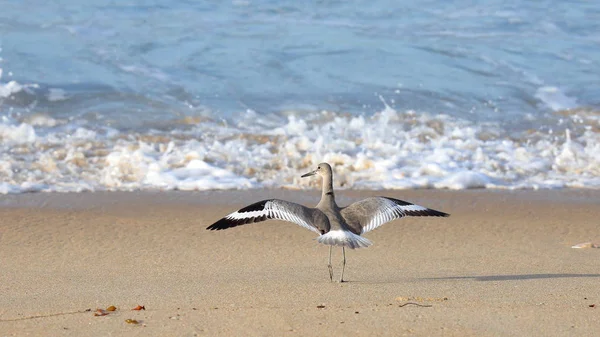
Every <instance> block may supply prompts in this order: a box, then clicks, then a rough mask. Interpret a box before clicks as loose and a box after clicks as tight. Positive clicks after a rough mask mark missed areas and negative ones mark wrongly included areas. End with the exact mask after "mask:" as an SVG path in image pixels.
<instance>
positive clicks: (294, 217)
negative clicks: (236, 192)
mask: <svg viewBox="0 0 600 337" xmlns="http://www.w3.org/2000/svg"><path fill="white" fill-rule="evenodd" d="M269 219H277V220H283V221H289V222H293V223H295V224H297V225H300V226H302V227H304V228H306V229H309V230H311V231H313V232H315V233H318V234H321V233H322V230H325V229H326V230H327V231H328V230H329V228H324V227H329V221H328V220H327V218H326V217H325V214H323V213H322V212H321V211H319V210H318V209H315V208H309V207H305V206H302V205H300V204H296V203H294V202H289V201H285V200H280V199H269V200H263V201H259V202H257V203H254V204H252V205H249V206H246V207H244V208H242V209H240V210H238V211H236V212H233V213H231V214H229V215H227V216H226V217H224V218H222V219H221V220H219V221H217V222H215V223H214V224H212V225H210V226H208V227H207V228H206V229H209V230H221V229H227V228H231V227H236V226H240V225H245V224H249V223H254V222H261V221H265V220H269Z"/></svg>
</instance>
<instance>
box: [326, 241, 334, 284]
mask: <svg viewBox="0 0 600 337" xmlns="http://www.w3.org/2000/svg"><path fill="white" fill-rule="evenodd" d="M332 248H333V246H329V264H327V268H329V279H330V280H331V282H333V267H332V266H331V249H332Z"/></svg>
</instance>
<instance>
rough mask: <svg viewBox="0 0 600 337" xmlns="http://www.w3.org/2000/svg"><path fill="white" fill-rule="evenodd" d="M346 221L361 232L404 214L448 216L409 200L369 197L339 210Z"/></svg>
mask: <svg viewBox="0 0 600 337" xmlns="http://www.w3.org/2000/svg"><path fill="white" fill-rule="evenodd" d="M341 213H342V216H343V217H344V219H345V220H346V222H347V223H348V225H350V226H352V227H353V228H356V229H358V230H360V233H361V234H364V233H366V232H368V231H371V230H373V229H375V228H377V227H379V226H381V225H383V224H385V223H388V222H390V221H392V220H395V219H400V218H402V217H405V216H444V217H445V216H449V215H450V214H446V213H443V212H439V211H436V210H433V209H429V208H427V207H423V206H419V205H414V204H411V203H410V202H406V201H402V200H398V199H393V198H387V197H371V198H367V199H364V200H361V201H357V202H355V203H353V204H351V205H350V206H348V207H345V208H343V209H342V211H341Z"/></svg>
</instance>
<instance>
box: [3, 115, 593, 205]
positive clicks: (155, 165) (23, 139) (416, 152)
mask: <svg viewBox="0 0 600 337" xmlns="http://www.w3.org/2000/svg"><path fill="white" fill-rule="evenodd" d="M594 116H596V117H597V113H593V112H586V111H573V112H572V113H571V114H570V115H569V114H567V115H565V116H564V117H563V118H564V120H565V121H564V122H563V127H564V128H563V130H562V131H560V132H556V131H555V132H553V133H549V132H545V131H539V130H527V131H526V132H524V133H523V134H522V135H520V136H519V135H515V134H514V133H511V134H510V135H506V134H505V132H504V131H503V129H502V128H501V127H500V126H499V125H497V124H494V123H487V124H475V123H472V122H469V121H466V120H461V119H457V118H452V117H449V116H445V115H436V116H432V115H429V114H427V113H420V112H415V111H407V112H398V111H395V110H394V109H392V108H390V107H385V108H384V109H383V110H382V111H380V112H378V113H376V114H374V115H373V116H370V117H368V116H356V115H348V114H342V113H334V112H327V111H323V112H318V113H308V114H301V113H297V114H294V113H292V112H287V113H282V114H266V115H265V114H257V113H255V112H253V111H248V112H246V113H245V114H243V115H241V116H239V118H236V119H232V120H229V121H227V122H223V121H222V120H212V119H210V118H206V119H202V120H201V121H199V122H198V124H196V125H193V126H192V127H191V128H190V127H189V125H188V126H186V127H185V128H177V127H176V126H174V127H173V128H172V129H167V131H158V130H149V131H146V132H144V133H139V132H138V133H128V134H124V133H120V132H119V131H117V130H114V129H110V128H98V127H91V126H85V125H84V124H82V122H81V121H72V122H69V123H66V122H58V121H54V122H48V121H45V122H40V123H34V121H35V120H36V119H25V122H22V123H19V122H15V121H14V120H11V119H5V120H4V122H2V123H0V139H1V140H2V142H1V143H0V182H1V184H0V193H19V192H25V191H90V190H92V191H93V190H137V189H159V190H173V189H180V190H209V189H246V188H261V187H281V186H283V187H289V188H308V187H309V186H312V187H316V186H317V185H318V184H319V182H318V181H317V179H301V178H300V175H301V174H302V173H305V172H307V171H309V170H311V169H313V168H314V167H315V166H316V164H317V163H319V162H322V161H327V162H329V163H331V164H332V165H333V167H334V171H335V184H336V186H337V187H339V188H367V189H381V188H386V189H407V188H444V189H469V188H503V189H505V188H508V189H513V188H560V187H587V188H600V132H599V131H598V126H599V124H598V119H597V118H595V117H594ZM48 118H49V117H48ZM42 120H43V118H42ZM27 121H29V122H30V123H31V124H30V123H27ZM64 123H66V124H64Z"/></svg>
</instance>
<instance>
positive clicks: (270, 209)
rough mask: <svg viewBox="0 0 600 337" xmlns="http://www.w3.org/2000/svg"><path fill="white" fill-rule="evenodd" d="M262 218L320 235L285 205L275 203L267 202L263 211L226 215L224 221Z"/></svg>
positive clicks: (237, 212)
mask: <svg viewBox="0 0 600 337" xmlns="http://www.w3.org/2000/svg"><path fill="white" fill-rule="evenodd" d="M262 216H267V217H269V218H272V219H278V220H283V221H289V222H293V223H295V224H297V225H300V226H302V227H304V228H307V229H310V230H311V231H313V232H315V233H318V234H321V233H320V232H319V230H318V229H316V228H315V227H313V226H311V225H309V224H308V222H307V221H306V219H303V218H302V217H300V216H299V215H298V214H295V213H293V211H292V210H290V209H288V208H286V207H285V205H280V204H278V203H276V202H272V201H268V202H266V203H265V206H264V209H263V210H260V211H250V212H239V211H236V212H233V213H231V214H229V215H227V216H226V217H225V218H226V219H231V220H241V219H253V218H259V217H262Z"/></svg>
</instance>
